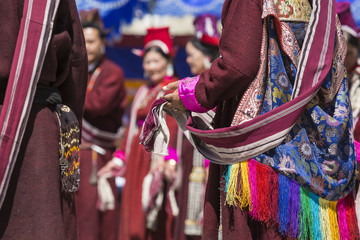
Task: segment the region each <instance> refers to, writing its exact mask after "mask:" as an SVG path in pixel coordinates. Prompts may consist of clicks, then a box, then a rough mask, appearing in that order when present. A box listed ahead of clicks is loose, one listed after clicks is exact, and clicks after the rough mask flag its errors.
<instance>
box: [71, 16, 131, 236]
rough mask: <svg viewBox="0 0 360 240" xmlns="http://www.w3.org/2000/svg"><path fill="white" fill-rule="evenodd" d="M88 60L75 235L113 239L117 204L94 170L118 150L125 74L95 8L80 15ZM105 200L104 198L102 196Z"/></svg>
mask: <svg viewBox="0 0 360 240" xmlns="http://www.w3.org/2000/svg"><path fill="white" fill-rule="evenodd" d="M80 15H81V19H82V25H83V32H84V36H85V42H86V50H87V53H88V63H89V69H88V70H89V80H88V86H87V91H86V98H85V105H84V118H83V128H82V144H81V146H80V149H81V150H80V159H81V160H80V170H81V175H80V179H81V181H80V182H81V183H80V188H79V191H78V192H77V194H76V203H77V206H76V209H77V220H78V231H79V239H84V240H90V239H107V240H111V239H116V237H117V221H118V220H117V219H118V204H117V201H115V199H116V193H117V192H116V186H115V180H114V179H108V180H106V179H98V178H97V170H98V169H100V168H101V167H102V166H104V165H105V164H106V163H107V161H109V159H111V156H112V154H113V152H114V151H115V149H116V144H115V142H116V140H117V139H118V138H119V137H120V136H121V131H120V130H121V126H122V115H123V113H124V110H125V108H126V91H125V86H124V74H123V71H122V70H121V68H120V67H119V66H118V65H116V64H115V63H113V62H112V61H110V60H109V59H107V58H106V57H105V56H104V54H105V37H106V32H105V29H104V26H103V24H102V20H101V18H100V16H99V13H98V11H97V10H96V9H95V10H90V11H82V12H81V13H80ZM104 184H105V187H108V188H109V184H110V188H111V190H112V195H111V191H110V193H108V194H110V196H107V197H110V199H111V200H110V202H104V196H103V194H102V192H103V191H98V189H100V190H101V189H102V188H104ZM105 199H107V198H106V196H105Z"/></svg>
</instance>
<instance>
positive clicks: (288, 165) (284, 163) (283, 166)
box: [278, 155, 296, 173]
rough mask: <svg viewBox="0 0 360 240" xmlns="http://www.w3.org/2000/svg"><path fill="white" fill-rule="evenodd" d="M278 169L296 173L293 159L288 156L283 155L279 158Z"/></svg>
mask: <svg viewBox="0 0 360 240" xmlns="http://www.w3.org/2000/svg"><path fill="white" fill-rule="evenodd" d="M278 167H279V170H280V171H282V172H284V173H296V169H295V167H296V166H295V164H294V160H292V159H291V158H290V156H285V155H283V156H282V158H280V164H279V165H278Z"/></svg>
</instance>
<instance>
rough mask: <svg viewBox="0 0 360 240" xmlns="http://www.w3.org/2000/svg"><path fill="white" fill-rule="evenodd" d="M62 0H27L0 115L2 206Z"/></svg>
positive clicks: (0, 192)
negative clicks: (60, 0)
mask: <svg viewBox="0 0 360 240" xmlns="http://www.w3.org/2000/svg"><path fill="white" fill-rule="evenodd" d="M58 5H59V0H38V1H35V0H25V1H24V10H23V16H22V19H21V23H20V30H19V34H18V38H17V42H16V48H15V53H14V59H13V62H12V66H11V71H10V76H9V81H8V86H7V90H6V94H5V99H4V104H3V108H2V111H1V115H0V126H1V127H0V128H1V132H0V152H1V155H0V207H1V205H2V203H3V201H4V198H5V194H6V190H7V187H8V184H9V181H10V177H11V173H12V170H13V168H14V165H15V160H16V158H17V155H18V151H19V148H20V145H21V140H22V137H23V135H24V132H25V127H26V124H27V120H28V117H29V113H30V108H31V105H32V103H33V98H34V94H35V90H36V85H37V82H38V79H39V76H40V73H41V70H42V66H43V61H44V58H45V55H46V52H47V47H48V45H49V41H50V39H51V35H52V30H53V22H54V19H55V15H56V12H57V9H58Z"/></svg>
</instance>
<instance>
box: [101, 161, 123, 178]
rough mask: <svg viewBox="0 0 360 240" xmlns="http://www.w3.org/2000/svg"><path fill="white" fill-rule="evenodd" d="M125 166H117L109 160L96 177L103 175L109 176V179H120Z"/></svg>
mask: <svg viewBox="0 0 360 240" xmlns="http://www.w3.org/2000/svg"><path fill="white" fill-rule="evenodd" d="M125 169H126V168H125V166H119V164H117V163H115V162H114V161H113V160H110V161H109V162H108V163H107V164H106V165H105V166H103V167H102V168H101V169H100V170H99V171H98V173H97V175H98V177H99V178H100V177H101V176H103V175H105V174H110V176H111V177H121V176H123V175H124V173H125Z"/></svg>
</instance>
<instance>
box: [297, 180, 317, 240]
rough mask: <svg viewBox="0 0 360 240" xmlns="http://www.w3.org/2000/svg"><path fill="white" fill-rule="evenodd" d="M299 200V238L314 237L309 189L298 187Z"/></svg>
mask: <svg viewBox="0 0 360 240" xmlns="http://www.w3.org/2000/svg"><path fill="white" fill-rule="evenodd" d="M300 201H301V206H300V208H301V210H300V212H299V218H300V230H299V239H304V240H307V239H314V233H313V229H312V228H313V217H312V215H311V212H312V211H311V210H312V206H311V201H310V194H309V191H308V190H306V189H305V188H303V187H300Z"/></svg>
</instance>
